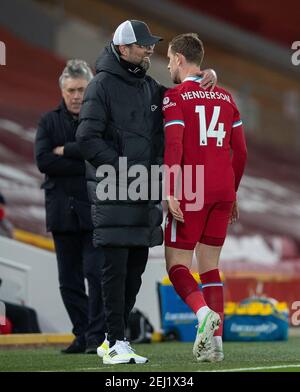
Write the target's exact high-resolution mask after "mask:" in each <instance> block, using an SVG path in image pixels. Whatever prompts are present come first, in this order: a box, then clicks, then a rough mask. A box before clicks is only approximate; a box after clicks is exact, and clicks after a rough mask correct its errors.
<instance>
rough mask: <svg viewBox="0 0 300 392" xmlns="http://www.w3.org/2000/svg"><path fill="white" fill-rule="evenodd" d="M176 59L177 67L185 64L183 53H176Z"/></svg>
mask: <svg viewBox="0 0 300 392" xmlns="http://www.w3.org/2000/svg"><path fill="white" fill-rule="evenodd" d="M175 58H176V64H177V65H182V64H183V60H184V56H183V54H181V53H176V54H175Z"/></svg>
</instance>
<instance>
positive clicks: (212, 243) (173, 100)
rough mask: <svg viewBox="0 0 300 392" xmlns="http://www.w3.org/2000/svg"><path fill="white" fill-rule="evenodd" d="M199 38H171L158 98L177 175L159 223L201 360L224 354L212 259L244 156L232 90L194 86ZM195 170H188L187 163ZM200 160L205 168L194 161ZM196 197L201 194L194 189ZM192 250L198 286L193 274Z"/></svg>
mask: <svg viewBox="0 0 300 392" xmlns="http://www.w3.org/2000/svg"><path fill="white" fill-rule="evenodd" d="M203 55H204V49H203V44H202V42H201V40H200V39H199V37H198V36H197V35H196V34H193V33H189V34H182V35H180V36H177V37H175V38H174V39H173V40H172V41H171V43H170V44H169V50H168V57H169V65H168V68H169V70H170V73H171V78H172V80H173V82H174V83H176V84H177V86H176V87H174V88H171V89H169V90H167V91H166V93H165V96H164V100H163V109H162V110H163V114H164V119H165V156H164V164H165V165H167V166H168V167H172V166H174V165H179V166H180V167H181V169H182V170H181V173H180V174H181V175H182V178H181V179H180V180H181V181H180V184H183V186H182V189H181V190H180V192H178V189H177V188H178V183H179V182H178V178H175V181H174V182H172V181H171V184H170V186H169V187H168V188H167V190H166V192H167V195H166V199H167V201H168V208H169V212H168V216H167V219H166V227H165V249H166V263H167V270H168V273H169V277H170V280H171V282H172V283H173V285H174V288H175V290H176V291H177V293H178V294H179V295H180V296H181V298H182V299H183V300H184V301H185V302H186V303H187V305H189V306H190V308H191V309H192V310H193V311H194V312H195V314H196V316H197V318H198V321H199V328H198V331H197V334H196V340H195V343H194V348H193V353H194V355H195V356H196V358H197V359H198V360H199V361H200V362H202V361H210V362H216V361H221V360H223V358H224V354H223V347H222V320H223V313H224V301H223V287H222V286H223V284H222V281H221V279H220V274H219V270H218V262H219V257H220V253H221V249H222V246H223V243H224V240H225V237H226V232H227V226H228V223H229V222H231V223H232V222H234V221H235V220H236V219H237V218H238V214H239V212H238V205H237V201H236V192H237V190H238V187H239V183H240V181H241V178H242V175H243V172H244V168H245V164H246V157H247V149H246V142H245V137H244V133H243V127H242V121H241V119H240V114H239V111H238V109H237V106H236V104H235V102H234V100H233V98H232V95H231V94H230V93H229V92H228V91H227V90H225V89H223V88H220V87H218V86H216V87H215V88H214V90H213V91H206V90H204V89H203V88H201V87H200V85H199V82H200V81H201V77H199V76H197V73H199V70H200V65H201V62H202V59H203ZM187 167H191V168H192V169H193V170H192V171H190V172H188V173H190V174H185V173H187V172H186V171H185V169H186V168H187ZM199 167H202V168H203V171H202V173H203V175H199V174H197V173H201V172H200V171H199V172H197V171H196V170H195V169H196V168H199ZM187 183H190V186H191V188H192V189H202V194H203V200H202V203H196V204H197V205H198V208H197V209H192V208H188V207H189V206H190V205H191V200H190V198H189V197H187V194H186V189H185V186H186V184H187ZM195 197H196V198H197V197H199V195H197V192H196V194H195ZM194 250H195V251H196V258H197V263H198V269H199V275H200V279H201V283H202V292H201V291H200V289H199V287H198V285H197V283H196V281H195V280H194V278H193V276H192V275H191V273H190V271H189V268H190V267H191V264H192V257H193V253H194Z"/></svg>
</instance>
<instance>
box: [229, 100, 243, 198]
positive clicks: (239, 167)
mask: <svg viewBox="0 0 300 392" xmlns="http://www.w3.org/2000/svg"><path fill="white" fill-rule="evenodd" d="M232 102H233V110H234V114H233V122H232V130H231V140H230V145H231V149H232V167H233V171H234V176H235V191H237V190H238V187H239V184H240V181H241V179H242V176H243V174H244V170H245V166H246V161H247V146H246V139H245V135H244V130H243V123H242V120H241V117H240V113H239V111H238V108H237V106H236V104H235V103H234V101H233V100H232Z"/></svg>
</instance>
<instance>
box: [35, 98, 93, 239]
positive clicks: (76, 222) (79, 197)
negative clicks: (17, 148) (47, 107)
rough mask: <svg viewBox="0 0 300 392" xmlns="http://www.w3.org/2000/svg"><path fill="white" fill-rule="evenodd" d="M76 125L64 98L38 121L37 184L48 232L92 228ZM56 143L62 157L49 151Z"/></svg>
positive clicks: (36, 143)
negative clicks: (39, 183)
mask: <svg viewBox="0 0 300 392" xmlns="http://www.w3.org/2000/svg"><path fill="white" fill-rule="evenodd" d="M77 126H78V121H77V120H75V119H73V117H72V115H71V113H69V112H68V110H67V108H66V106H65V103H64V101H62V102H61V104H60V105H59V106H58V108H57V109H55V110H53V111H51V112H48V113H46V114H45V115H44V116H43V117H42V118H41V120H40V121H39V124H38V130H37V134H36V141H35V158H36V163H37V166H38V168H39V170H40V171H41V172H42V173H44V174H45V181H44V183H43V184H42V186H41V187H42V189H44V190H45V203H46V225H47V230H48V231H54V232H78V231H81V230H83V231H85V230H86V231H87V230H92V229H93V225H92V220H91V211H90V208H91V206H90V203H89V199H88V195H87V189H86V179H85V162H84V159H83V157H82V155H81V153H80V150H79V147H78V143H77V142H76V140H75V133H76V129H77ZM57 146H64V155H63V156H58V155H56V154H54V153H53V149H54V148H55V147H57Z"/></svg>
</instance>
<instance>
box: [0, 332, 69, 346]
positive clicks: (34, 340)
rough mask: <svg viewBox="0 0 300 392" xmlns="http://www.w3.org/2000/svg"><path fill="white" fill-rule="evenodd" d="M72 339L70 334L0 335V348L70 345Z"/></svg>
mask: <svg viewBox="0 0 300 392" xmlns="http://www.w3.org/2000/svg"><path fill="white" fill-rule="evenodd" d="M73 339H74V336H73V335H72V334H46V333H26V334H11V335H0V347H1V346H13V345H26V344H59V343H62V344H67V343H71V342H72V341H73Z"/></svg>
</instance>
